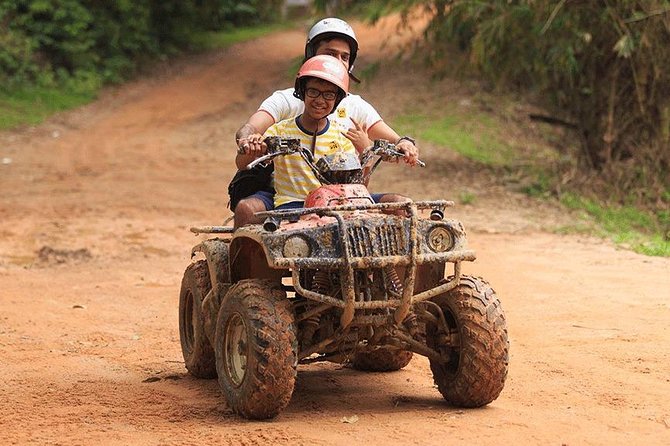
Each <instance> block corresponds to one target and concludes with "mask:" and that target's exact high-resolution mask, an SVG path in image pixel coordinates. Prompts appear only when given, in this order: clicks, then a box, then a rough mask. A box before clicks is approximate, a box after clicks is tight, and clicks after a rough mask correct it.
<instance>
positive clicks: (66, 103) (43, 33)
mask: <svg viewBox="0 0 670 446" xmlns="http://www.w3.org/2000/svg"><path fill="white" fill-rule="evenodd" d="M280 6H281V1H278V0H247V1H232V0H198V1H195V0H189V1H182V0H167V1H161V2H153V1H152V2H129V1H125V0H114V1H109V2H92V1H88V0H62V1H58V2H48V1H44V0H6V1H3V2H1V3H0V129H8V128H12V127H16V126H19V125H24V124H28V125H34V124H38V123H40V122H41V121H43V120H44V119H45V118H46V117H48V116H49V115H51V114H52V113H54V112H58V111H61V110H66V109H69V108H73V107H76V106H79V105H82V104H85V103H87V102H90V101H91V100H93V99H95V97H96V96H97V94H98V92H99V91H100V89H101V88H102V87H103V86H105V85H109V84H114V83H120V82H123V81H125V80H128V79H130V78H132V77H133V76H136V75H137V74H138V73H139V72H141V71H142V70H143V69H144V68H146V67H148V66H151V64H153V63H155V62H157V61H161V60H165V59H166V58H168V57H171V56H174V55H176V54H179V53H182V52H187V51H201V50H207V49H212V48H218V47H223V46H227V45H230V44H232V43H235V42H237V41H240V40H247V39H250V38H254V37H258V36H260V35H263V34H265V33H268V32H272V31H275V30H276V29H277V26H280V25H268V24H272V23H274V22H275V20H276V19H277V17H279V16H280V14H279V8H280Z"/></svg>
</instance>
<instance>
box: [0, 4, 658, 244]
mask: <svg viewBox="0 0 670 446" xmlns="http://www.w3.org/2000/svg"><path fill="white" fill-rule="evenodd" d="M332 3H333V2H328V1H320V0H317V1H316V2H315V4H316V5H317V6H320V7H321V8H322V11H324V9H323V8H326V6H328V7H329V8H330V7H332ZM337 3H338V4H339V6H340V7H341V8H342V9H341V10H339V11H333V10H332V9H329V10H328V15H334V14H340V13H341V12H349V13H352V11H353V12H355V13H357V14H359V15H364V16H365V17H367V18H368V19H371V20H376V19H379V18H380V17H382V16H383V15H384V14H387V13H388V12H391V11H399V12H400V13H401V15H402V17H404V20H405V23H406V24H408V25H410V24H412V23H413V21H415V20H417V17H426V16H428V17H429V22H428V27H427V28H426V30H425V33H424V34H423V35H422V36H421V38H420V41H419V42H417V43H418V46H417V47H416V48H418V49H419V51H417V52H416V53H417V54H418V55H420V56H419V57H423V59H422V60H421V61H420V63H425V62H426V61H427V62H428V63H429V64H430V65H431V66H432V67H433V70H434V73H435V75H436V76H453V77H457V76H458V75H459V73H467V76H469V77H470V78H473V77H476V78H477V79H479V80H480V82H481V84H482V88H483V89H484V90H486V91H487V92H488V93H490V94H492V95H496V94H499V93H500V92H501V91H505V92H509V91H513V92H515V94H518V97H520V98H525V99H523V100H524V101H528V102H529V103H531V104H532V105H533V107H535V108H536V109H539V110H542V111H543V112H542V113H540V114H536V115H535V116H534V119H536V120H537V122H543V124H541V125H542V126H544V127H543V129H544V130H545V132H544V137H545V138H546V144H544V143H543V144H542V147H533V150H530V151H529V150H527V148H526V147H522V144H519V142H518V141H515V140H514V138H509V135H506V132H505V126H506V125H507V123H506V122H505V121H504V120H501V119H500V116H499V115H496V114H494V113H489V112H488V111H486V110H483V111H481V110H480V111H477V109H476V107H475V108H472V109H470V110H469V111H467V112H463V113H459V112H456V111H453V110H450V111H449V112H445V111H440V109H439V107H434V108H433V109H432V110H431V111H430V112H426V111H425V110H423V111H422V112H416V113H415V112H413V111H411V110H408V111H407V112H406V113H405V114H403V115H401V116H397V117H395V118H394V122H393V124H394V126H396V127H398V128H399V129H401V130H403V131H404V132H407V133H412V134H414V135H416V136H417V137H418V138H419V139H421V140H423V141H428V142H431V143H434V144H438V145H441V146H445V147H449V148H450V149H453V150H456V151H458V152H460V153H461V154H462V155H464V156H466V157H468V158H470V159H472V160H473V161H476V162H477V163H480V164H481V165H483V166H488V167H490V168H491V169H492V171H493V172H494V173H495V174H496V175H499V176H500V177H501V178H502V179H503V181H505V180H506V179H510V181H508V183H509V184H510V187H514V188H516V189H517V190H520V191H522V192H524V193H527V194H528V195H530V196H533V197H537V198H539V199H554V200H558V201H560V202H561V203H563V205H565V206H566V207H567V208H569V209H572V210H574V211H575V212H578V213H580V214H581V215H583V216H584V225H576V226H575V227H572V228H561V230H562V231H585V230H588V231H590V232H591V233H596V234H598V235H601V236H604V237H608V238H611V239H612V240H614V241H615V242H617V243H620V244H622V245H625V246H626V247H629V248H631V249H634V250H636V251H638V252H642V253H645V254H648V255H665V256H669V255H670V46H669V45H667V42H668V41H670V0H650V1H644V2H643V1H638V0H621V1H617V2H613V1H608V0H598V1H593V2H571V1H568V0H559V1H550V0H540V1H538V0H518V1H514V2H510V1H508V0H490V1H487V2H474V1H468V0H416V1H411V2H405V1H399V0H367V1H356V2H354V1H348V0H341V1H339V2H337ZM281 4H282V2H281V1H279V0H246V1H231V0H198V1H195V0H186V1H182V0H166V1H162V2H153V1H152V2H128V1H125V0H114V1H109V2H92V1H89V0H61V1H58V2H48V1H44V0H7V1H4V2H2V3H0V129H7V128H12V127H16V126H19V125H25V124H28V125H34V124H38V123H39V122H41V121H42V120H44V119H45V118H46V117H48V116H49V115H50V114H52V113H54V112H58V111H61V110H65V109H69V108H72V107H76V106H78V105H81V104H84V103H87V102H89V101H91V100H93V99H94V98H95V97H96V95H97V93H98V92H99V91H100V89H101V88H102V87H103V86H105V85H109V84H113V83H119V82H123V81H125V80H127V79H130V78H132V77H133V76H135V75H137V74H138V73H139V72H141V71H142V70H143V69H144V68H145V67H147V66H150V65H151V64H153V63H155V62H156V61H161V60H166V59H167V58H169V57H172V56H174V55H176V54H179V53H182V52H192V51H201V50H208V49H213V48H220V47H223V46H227V45H230V44H232V43H235V42H238V41H242V40H247V39H250V38H254V37H258V36H260V35H263V34H265V33H268V32H272V31H275V30H277V29H279V28H281V27H282V26H284V25H281V24H277V22H276V19H277V17H279V16H280V14H279V11H280V8H281ZM455 54H459V55H460V56H459V57H453V56H454V55H455ZM298 63H299V62H296V64H298ZM455 64H457V65H458V66H455ZM378 69H379V65H378V64H372V65H371V66H369V67H367V68H365V67H364V69H363V70H361V71H360V73H359V74H360V75H361V77H362V78H364V79H372V78H374V76H375V74H376V73H377V71H378ZM294 71H295V70H292V72H294ZM538 149H539V150H538ZM533 153H534V154H536V155H537V156H535V157H533V156H531V155H532V154H533ZM519 178H522V181H519ZM461 200H462V201H463V202H470V203H471V202H474V201H476V197H475V196H474V195H472V194H471V193H464V195H463V196H462V197H461ZM594 228H595V229H594Z"/></svg>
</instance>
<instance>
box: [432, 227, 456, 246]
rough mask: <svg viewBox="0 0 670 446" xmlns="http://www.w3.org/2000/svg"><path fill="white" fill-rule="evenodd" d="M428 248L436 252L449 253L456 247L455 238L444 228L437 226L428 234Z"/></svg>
mask: <svg viewBox="0 0 670 446" xmlns="http://www.w3.org/2000/svg"><path fill="white" fill-rule="evenodd" d="M428 247H429V248H430V249H432V250H433V251H435V252H445V251H449V250H450V249H451V248H453V247H454V236H453V235H452V234H451V231H449V229H447V228H445V227H444V226H436V227H434V228H433V229H431V230H430V231H429V232H428Z"/></svg>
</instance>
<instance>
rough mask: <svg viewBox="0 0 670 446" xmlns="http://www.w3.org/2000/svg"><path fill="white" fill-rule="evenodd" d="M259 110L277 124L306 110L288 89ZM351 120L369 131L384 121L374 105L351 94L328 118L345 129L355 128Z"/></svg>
mask: <svg viewBox="0 0 670 446" xmlns="http://www.w3.org/2000/svg"><path fill="white" fill-rule="evenodd" d="M258 109H259V110H263V111H265V112H267V113H268V114H269V115H270V116H272V118H273V119H274V120H275V122H280V121H283V120H285V119H291V118H295V117H296V116H298V115H300V114H302V112H303V111H304V110H305V103H304V102H303V101H301V100H300V99H298V98H296V97H295V96H293V88H287V89H286V90H277V91H275V92H274V93H272V96H270V97H269V98H267V99H266V100H264V101H263V103H262V104H261V106H260V107H259V108H258ZM349 118H354V120H355V121H356V122H358V123H359V124H363V123H365V124H367V126H368V127H367V128H368V130H369V129H370V127H372V126H373V125H374V124H376V123H377V122H379V121H381V120H382V118H381V116H379V113H377V110H375V109H374V107H373V106H372V105H370V104H368V103H367V102H365V100H364V99H363V98H361V97H360V96H358V95H355V94H349V95H347V97H345V98H344V99H342V102H340V103H339V105H338V106H337V109H335V111H334V112H333V113H332V114H331V115H330V116H328V119H330V121H331V122H335V123H337V124H338V125H339V126H340V127H341V128H344V129H348V128H351V127H353V126H354V124H353V123H352V122H351V120H350V119H349Z"/></svg>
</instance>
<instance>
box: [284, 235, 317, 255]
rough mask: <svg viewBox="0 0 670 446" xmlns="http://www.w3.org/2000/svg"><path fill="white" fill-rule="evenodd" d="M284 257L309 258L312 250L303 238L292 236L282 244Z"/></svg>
mask: <svg viewBox="0 0 670 446" xmlns="http://www.w3.org/2000/svg"><path fill="white" fill-rule="evenodd" d="M283 251H284V257H309V255H310V254H311V253H312V248H311V247H310V246H309V242H308V241H307V240H305V238H304V237H301V236H299V235H293V236H291V237H289V238H288V239H287V240H286V242H285V243H284V250H283Z"/></svg>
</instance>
